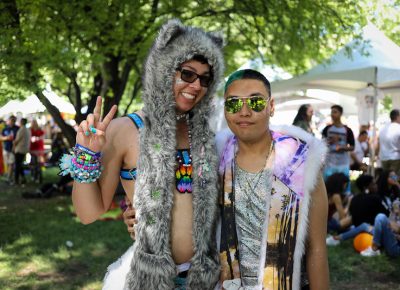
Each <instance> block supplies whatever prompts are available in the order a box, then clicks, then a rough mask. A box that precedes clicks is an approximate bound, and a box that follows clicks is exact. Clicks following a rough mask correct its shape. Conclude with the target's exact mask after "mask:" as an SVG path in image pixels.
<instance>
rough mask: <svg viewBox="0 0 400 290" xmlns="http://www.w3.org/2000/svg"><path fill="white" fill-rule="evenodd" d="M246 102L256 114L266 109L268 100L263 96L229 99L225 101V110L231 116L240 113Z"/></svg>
mask: <svg viewBox="0 0 400 290" xmlns="http://www.w3.org/2000/svg"><path fill="white" fill-rule="evenodd" d="M244 101H246V104H247V106H249V108H250V109H252V110H253V111H254V112H261V111H262V110H264V109H265V106H266V105H267V103H268V100H267V99H265V98H264V97H263V96H259V95H257V96H250V97H244V98H243V97H234V96H233V97H229V98H227V99H226V100H225V110H226V111H227V112H228V113H230V114H235V113H237V112H239V111H240V110H241V109H242V108H243V105H244Z"/></svg>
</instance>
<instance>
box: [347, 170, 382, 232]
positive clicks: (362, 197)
mask: <svg viewBox="0 0 400 290" xmlns="http://www.w3.org/2000/svg"><path fill="white" fill-rule="evenodd" d="M356 185H357V187H358V189H359V190H360V193H359V194H356V195H355V196H354V197H353V198H352V200H351V203H350V207H349V213H350V215H351V219H352V224H353V225H354V226H358V225H360V224H362V223H364V222H365V223H368V224H370V225H373V224H374V221H375V217H376V216H377V214H378V213H384V214H386V215H388V214H389V210H388V209H387V208H386V207H385V206H384V205H383V203H382V199H381V198H380V196H379V195H378V187H377V184H376V183H375V181H374V178H373V177H372V176H371V175H369V174H362V175H360V176H359V177H358V178H357V180H356Z"/></svg>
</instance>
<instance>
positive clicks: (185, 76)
mask: <svg viewBox="0 0 400 290" xmlns="http://www.w3.org/2000/svg"><path fill="white" fill-rule="evenodd" d="M181 79H182V80H184V81H185V82H188V83H193V82H194V81H195V80H196V79H197V75H196V74H195V73H194V72H192V71H190V70H185V69H183V70H181Z"/></svg>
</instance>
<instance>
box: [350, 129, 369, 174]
mask: <svg viewBox="0 0 400 290" xmlns="http://www.w3.org/2000/svg"><path fill="white" fill-rule="evenodd" d="M368 153H369V143H368V131H365V130H364V131H361V132H360V134H359V135H358V138H357V139H356V140H355V143H354V151H352V152H350V157H351V161H350V169H351V170H359V171H363V172H366V171H367V169H368V166H367V164H365V163H363V158H364V157H365V156H367V154H368Z"/></svg>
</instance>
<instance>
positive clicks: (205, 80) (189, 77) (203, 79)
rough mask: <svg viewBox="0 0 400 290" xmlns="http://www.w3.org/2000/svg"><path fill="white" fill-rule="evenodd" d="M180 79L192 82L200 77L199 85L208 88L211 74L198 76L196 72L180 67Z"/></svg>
mask: <svg viewBox="0 0 400 290" xmlns="http://www.w3.org/2000/svg"><path fill="white" fill-rule="evenodd" d="M180 72H181V79H182V80H183V81H185V82H187V83H193V82H194V81H196V80H197V79H200V85H201V86H202V87H204V88H208V86H209V85H210V82H211V76H207V75H205V76H200V75H198V74H197V73H195V72H193V71H190V70H186V69H181V70H180Z"/></svg>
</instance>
